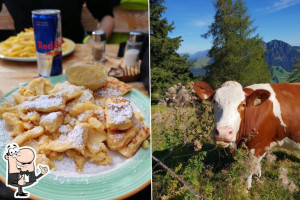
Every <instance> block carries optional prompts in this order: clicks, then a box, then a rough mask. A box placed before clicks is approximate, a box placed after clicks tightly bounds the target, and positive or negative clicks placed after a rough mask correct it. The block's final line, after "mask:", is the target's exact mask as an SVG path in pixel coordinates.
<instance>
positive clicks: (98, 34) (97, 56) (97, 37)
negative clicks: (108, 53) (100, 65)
mask: <svg viewBox="0 0 300 200" xmlns="http://www.w3.org/2000/svg"><path fill="white" fill-rule="evenodd" d="M92 39H93V40H94V43H93V45H92V57H93V60H95V61H98V62H101V61H103V60H104V56H105V45H106V32H105V31H103V30H98V31H93V32H92Z"/></svg>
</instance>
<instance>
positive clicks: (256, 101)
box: [253, 99, 261, 106]
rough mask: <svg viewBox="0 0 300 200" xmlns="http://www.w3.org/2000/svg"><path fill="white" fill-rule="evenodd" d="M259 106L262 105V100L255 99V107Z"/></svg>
mask: <svg viewBox="0 0 300 200" xmlns="http://www.w3.org/2000/svg"><path fill="white" fill-rule="evenodd" d="M259 104H261V99H255V100H254V102H253V105H254V106H258V105H259Z"/></svg>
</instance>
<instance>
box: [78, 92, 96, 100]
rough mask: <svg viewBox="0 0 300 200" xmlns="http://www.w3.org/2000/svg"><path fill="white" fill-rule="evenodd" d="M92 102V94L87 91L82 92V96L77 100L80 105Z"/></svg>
mask: <svg viewBox="0 0 300 200" xmlns="http://www.w3.org/2000/svg"><path fill="white" fill-rule="evenodd" d="M92 100H94V96H93V92H92V91H91V90H89V89H86V90H84V91H83V93H82V95H81V96H80V97H79V99H78V101H79V102H82V103H84V102H87V101H92Z"/></svg>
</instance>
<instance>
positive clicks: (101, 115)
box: [94, 110, 105, 121]
mask: <svg viewBox="0 0 300 200" xmlns="http://www.w3.org/2000/svg"><path fill="white" fill-rule="evenodd" d="M94 114H95V115H97V118H98V119H99V120H100V121H105V115H104V111H103V110H94Z"/></svg>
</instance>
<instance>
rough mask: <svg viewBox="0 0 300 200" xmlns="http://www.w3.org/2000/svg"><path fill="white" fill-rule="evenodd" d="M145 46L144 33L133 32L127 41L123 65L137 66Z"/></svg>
mask: <svg viewBox="0 0 300 200" xmlns="http://www.w3.org/2000/svg"><path fill="white" fill-rule="evenodd" d="M142 45H143V33H142V32H140V31H131V32H130V33H129V39H128V41H127V47H126V51H125V55H124V61H123V64H124V65H125V66H136V65H137V64H138V60H139V54H140V51H141V47H142Z"/></svg>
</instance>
